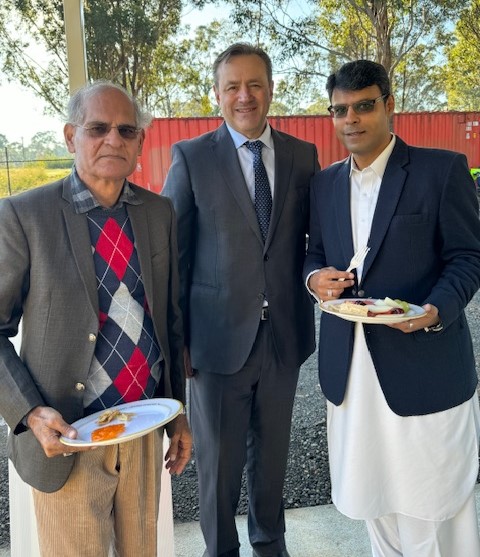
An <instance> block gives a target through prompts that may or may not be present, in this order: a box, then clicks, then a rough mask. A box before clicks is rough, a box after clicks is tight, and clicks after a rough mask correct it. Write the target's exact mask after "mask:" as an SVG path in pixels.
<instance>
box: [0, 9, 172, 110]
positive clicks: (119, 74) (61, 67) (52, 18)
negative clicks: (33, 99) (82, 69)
mask: <svg viewBox="0 0 480 557" xmlns="http://www.w3.org/2000/svg"><path fill="white" fill-rule="evenodd" d="M180 13H181V0H84V15H85V36H86V50H87V65H88V73H89V76H90V78H92V79H97V78H104V79H111V80H112V81H115V82H117V83H120V84H122V85H123V86H125V87H126V88H127V89H129V90H131V91H132V92H133V93H134V94H135V95H137V96H138V97H139V98H140V99H141V100H143V99H144V97H148V93H149V91H148V90H145V85H146V83H147V82H148V79H149V76H150V74H151V73H152V71H154V67H153V61H154V53H155V52H156V51H157V52H158V51H160V50H161V47H162V45H163V44H164V43H165V42H166V40H167V39H168V37H170V36H171V35H172V34H174V33H175V31H176V29H177V28H178V25H179V22H180ZM64 29H65V24H64V16H63V1H62V0H2V3H1V4H0V58H1V60H2V64H3V71H4V73H5V75H6V76H7V77H8V79H10V80H14V81H17V82H19V83H21V84H22V85H24V86H25V87H27V88H29V89H31V90H33V91H34V92H35V93H36V94H37V95H38V96H40V97H42V98H43V99H44V100H45V101H46V102H47V104H48V107H49V110H50V112H53V113H57V114H62V112H63V107H64V106H65V104H66V101H67V99H68V67H67V56H66V41H65V31H64ZM26 37H30V38H31V39H30V40H31V41H32V44H30V42H29V39H27V38H26ZM32 46H35V47H36V49H37V51H38V49H39V47H40V50H42V49H43V50H45V52H46V54H47V56H46V60H48V61H47V62H45V64H44V65H42V63H41V62H39V61H38V60H36V59H33V58H32V57H31V49H30V47H32Z"/></svg>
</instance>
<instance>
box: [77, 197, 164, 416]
mask: <svg viewBox="0 0 480 557" xmlns="http://www.w3.org/2000/svg"><path fill="white" fill-rule="evenodd" d="M87 220H88V227H89V231H90V238H91V242H92V251H93V260H94V264H95V273H96V276H97V288H98V303H99V332H98V335H97V343H96V346H95V355H94V358H93V361H92V365H91V367H90V373H89V377H88V381H87V388H86V393H85V402H84V405H85V409H86V413H87V414H91V413H93V412H96V411H98V410H103V409H105V408H110V407H111V406H114V405H116V404H121V403H123V402H132V401H136V400H140V399H145V398H151V397H152V396H153V395H154V392H155V389H156V387H157V385H158V381H159V375H160V371H159V370H160V363H159V362H160V359H161V354H160V348H159V346H158V343H157V340H156V338H155V333H154V328H153V322H152V318H151V316H150V312H149V308H148V304H147V301H146V297H145V290H144V285H143V281H142V276H141V271H140V263H139V260H138V256H137V251H136V249H135V242H134V238H133V231H132V227H131V223H130V219H129V218H128V214H127V210H126V208H125V205H122V206H120V207H117V208H114V209H104V208H100V207H98V208H95V209H93V210H91V211H89V212H88V214H87Z"/></svg>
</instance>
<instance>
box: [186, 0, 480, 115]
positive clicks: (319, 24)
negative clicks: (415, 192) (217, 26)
mask: <svg viewBox="0 0 480 557" xmlns="http://www.w3.org/2000/svg"><path fill="white" fill-rule="evenodd" d="M194 3H196V4H197V5H205V4H206V3H215V2H208V0H197V1H194ZM225 3H226V4H228V5H229V6H231V8H232V19H233V21H234V22H235V23H236V24H238V25H239V27H240V29H241V30H242V31H243V32H244V34H245V38H246V39H247V40H249V41H251V42H256V43H257V44H262V43H263V44H268V45H269V47H268V50H269V52H270V53H271V55H272V58H273V59H274V61H275V67H276V68H277V71H279V72H280V73H286V74H287V75H295V76H302V78H303V80H302V81H298V82H297V90H296V94H297V96H298V97H300V96H304V94H305V91H307V95H310V97H312V96H313V97H314V96H315V95H316V96H319V94H320V85H321V84H323V82H324V79H325V77H326V76H327V75H328V74H330V73H331V71H332V70H335V69H337V68H338V67H339V66H340V65H342V64H343V63H345V62H346V61H349V60H355V59H359V58H367V59H371V60H375V61H377V62H380V63H381V64H383V65H384V66H385V68H386V69H387V71H388V72H389V75H390V78H391V79H392V82H394V83H395V86H396V91H395V92H396V94H397V95H398V96H400V98H401V99H402V102H401V105H403V106H407V105H408V109H409V110H422V109H424V108H425V107H428V108H430V109H432V108H438V107H440V106H442V98H443V97H444V88H443V87H442V81H441V79H440V76H439V72H438V70H437V66H438V57H439V55H441V51H440V52H439V49H441V48H443V46H444V45H445V44H446V43H448V40H449V30H450V29H451V24H452V22H454V21H456V18H457V15H458V11H459V9H461V8H462V7H464V6H465V5H466V4H467V1H466V0H440V1H439V0H346V1H345V0H303V1H297V2H291V1H288V0H262V1H261V2H259V1H258V0H227V1H226V2H225ZM477 21H478V19H477ZM397 74H400V75H397ZM308 83H309V84H310V85H308ZM312 92H314V94H313V95H312ZM292 94H293V92H292ZM416 99H418V102H416ZM282 104H284V105H287V106H289V103H285V102H284V101H282ZM301 104H302V105H303V106H305V105H308V104H309V101H308V99H307V98H303V100H302V103H301Z"/></svg>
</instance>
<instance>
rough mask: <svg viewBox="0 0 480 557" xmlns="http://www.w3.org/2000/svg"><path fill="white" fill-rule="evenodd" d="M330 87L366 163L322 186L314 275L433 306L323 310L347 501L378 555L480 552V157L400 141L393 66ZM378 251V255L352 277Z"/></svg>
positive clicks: (324, 351) (338, 476)
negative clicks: (477, 171) (479, 305)
mask: <svg viewBox="0 0 480 557" xmlns="http://www.w3.org/2000/svg"><path fill="white" fill-rule="evenodd" d="M327 90H328V94H329V97H330V101H331V106H330V108H329V111H330V113H331V115H332V122H333V127H334V129H335V133H336V135H337V137H338V139H339V140H340V141H341V143H343V145H344V146H345V147H346V148H347V149H348V150H349V151H350V153H351V154H350V156H349V157H348V158H347V159H346V160H344V161H341V162H339V163H336V164H334V165H332V166H331V167H329V168H328V169H326V170H324V171H323V172H321V173H319V174H317V175H316V177H315V179H314V181H313V183H312V188H311V204H310V207H311V218H310V241H309V247H308V254H307V258H306V262H305V266H304V278H305V280H306V282H307V285H308V287H309V289H310V291H311V292H312V293H314V294H315V295H316V297H317V298H319V299H322V300H324V301H327V300H328V301H331V300H336V299H338V298H352V297H353V298H380V299H383V298H385V297H387V296H388V297H390V298H393V299H400V300H403V301H407V302H409V303H412V304H415V305H417V306H419V307H418V311H417V312H415V313H416V315H417V317H418V318H416V319H410V318H409V316H408V315H407V316H406V319H403V320H402V321H401V322H398V323H391V322H390V324H388V325H387V324H378V322H377V323H375V321H374V319H377V318H370V320H369V321H368V322H365V321H366V320H364V322H363V323H362V319H361V318H358V321H359V322H357V323H353V322H351V321H349V320H344V319H341V318H339V317H338V316H336V315H331V314H327V313H323V315H322V320H321V327H320V340H319V376H320V383H321V387H322V389H323V392H324V393H325V396H326V398H327V400H328V402H327V405H328V443H329V458H330V470H331V479H332V499H333V502H334V503H335V505H336V506H337V507H338V509H339V510H340V511H341V512H342V513H344V514H345V515H347V516H349V517H351V518H355V519H364V520H366V523H367V529H368V533H369V536H370V541H371V546H372V553H373V555H374V557H399V556H402V555H403V556H415V557H440V556H442V557H447V556H448V557H453V556H457V555H458V556H460V555H469V556H472V557H478V556H479V555H480V543H479V535H478V527H477V515H476V510H475V498H474V486H475V482H476V479H477V473H478V431H477V424H478V423H479V422H478V418H479V411H478V399H477V394H476V384H477V375H476V371H475V361H474V355H473V349H472V342H471V338H470V333H469V330H468V324H467V321H466V317H465V313H464V309H465V306H466V305H467V304H468V303H469V301H470V300H471V299H472V297H473V296H474V294H475V293H476V292H477V290H478V288H479V286H480V222H479V219H478V202H477V200H476V196H475V190H474V188H473V187H472V179H471V177H470V175H469V171H468V166H467V161H466V158H465V156H464V155H461V154H458V153H453V152H449V151H441V150H435V149H421V148H416V147H410V146H408V145H406V144H405V143H404V142H403V141H402V140H401V139H400V138H399V137H397V136H395V135H394V134H392V133H391V131H390V130H391V117H392V115H393V112H394V107H395V103H394V98H393V96H392V95H391V90H390V83H389V79H388V76H387V73H386V71H385V68H383V66H381V65H380V64H377V63H374V62H370V61H367V60H359V61H356V62H350V63H348V64H345V65H344V66H342V67H341V68H340V69H339V70H338V71H337V72H336V73H334V74H332V75H331V76H330V77H329V78H328V81H327ZM362 246H368V247H369V248H370V250H369V251H368V254H367V256H366V258H365V260H364V262H363V263H362V264H361V265H360V266H359V267H357V269H356V271H355V273H347V272H345V271H344V269H346V268H347V266H348V264H349V261H350V258H351V257H352V255H353V253H354V252H355V251H356V250H358V249H359V248H361V247H362ZM420 306H421V307H420ZM378 321H379V322H380V323H381V322H382V320H381V318H380V319H378ZM387 321H388V319H387Z"/></svg>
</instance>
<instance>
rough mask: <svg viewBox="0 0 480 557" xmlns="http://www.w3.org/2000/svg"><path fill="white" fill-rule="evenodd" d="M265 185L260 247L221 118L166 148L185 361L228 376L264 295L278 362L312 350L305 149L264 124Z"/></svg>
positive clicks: (245, 346) (312, 158) (313, 156)
mask: <svg viewBox="0 0 480 557" xmlns="http://www.w3.org/2000/svg"><path fill="white" fill-rule="evenodd" d="M272 137H273V141H274V145H275V189H274V196H273V208H272V216H271V222H270V228H269V232H268V237H267V239H266V242H265V245H264V243H263V241H262V237H261V234H260V229H259V226H258V221H257V216H256V214H255V209H254V206H253V203H252V200H251V199H250V196H249V194H248V190H247V186H246V184H245V179H244V177H243V173H242V170H241V167H240V163H239V161H238V156H237V153H236V149H235V146H234V143H233V140H232V138H231V135H230V133H229V132H228V129H227V127H226V126H225V124H223V125H222V126H221V127H220V128H218V129H217V130H215V131H213V132H211V133H207V134H205V135H202V136H200V137H197V138H195V139H192V140H188V141H182V142H180V143H177V144H175V145H174V146H173V149H172V166H171V168H170V171H169V173H168V176H167V179H166V182H165V187H164V190H163V194H164V195H166V196H168V197H170V198H171V199H172V201H173V203H174V205H175V210H176V212H177V219H178V231H179V232H178V234H179V255H180V281H181V306H182V309H183V311H184V320H185V328H186V331H185V335H186V337H187V339H186V342H187V344H189V347H190V356H191V361H192V366H193V367H194V368H197V369H200V370H202V371H206V372H211V373H222V374H232V373H235V372H237V371H238V370H239V369H241V367H242V366H243V364H244V363H245V361H246V359H247V357H248V355H249V353H250V351H251V349H252V346H253V343H254V341H255V337H256V334H257V330H258V326H259V322H260V314H261V309H262V305H263V302H264V299H265V297H266V298H267V299H268V304H269V310H270V316H271V317H270V324H271V327H272V331H273V337H274V341H275V346H276V349H277V352H278V355H279V358H280V360H281V362H282V364H283V365H285V366H288V367H291V368H292V367H293V368H296V367H298V366H299V365H300V364H301V363H302V362H303V361H304V360H305V359H306V358H307V357H308V356H309V355H310V354H311V353H312V352H313V350H314V349H315V339H314V323H313V308H312V303H311V302H310V300H309V297H308V296H307V293H306V290H305V286H304V284H303V282H302V265H303V260H304V257H305V238H306V233H307V230H308V220H309V184H310V179H311V177H312V176H313V174H314V173H315V171H316V170H318V168H319V165H318V160H317V151H316V148H315V146H314V145H312V144H310V143H306V142H304V141H300V140H298V139H296V138H294V137H291V136H289V135H286V134H284V133H280V132H278V131H275V130H273V129H272Z"/></svg>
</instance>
